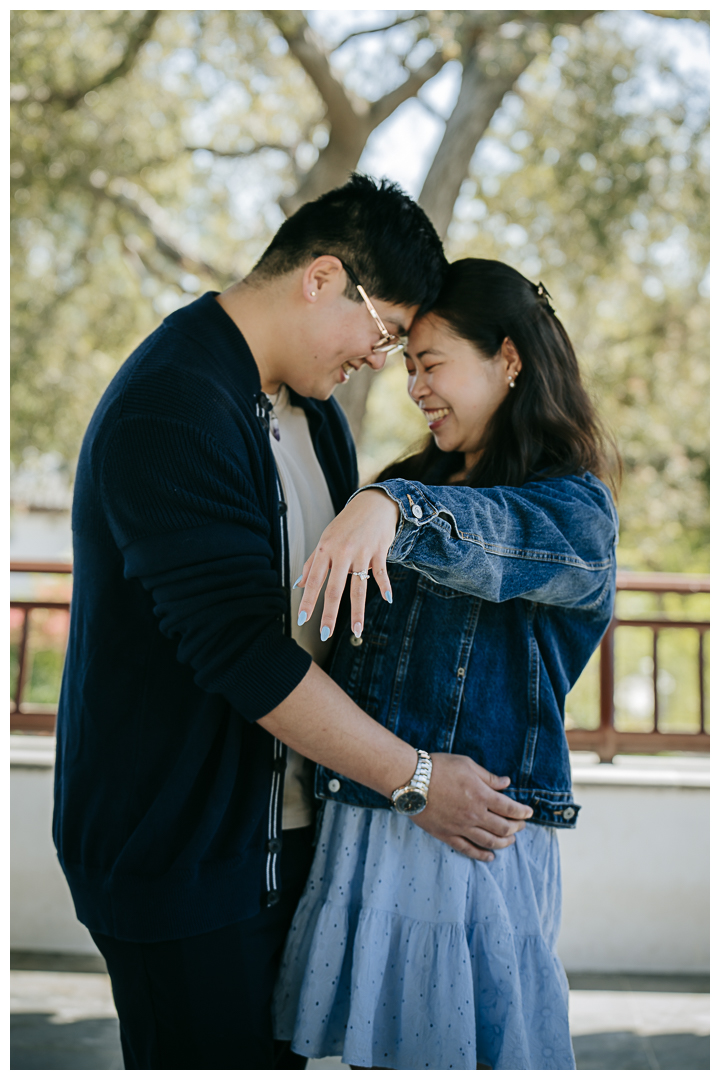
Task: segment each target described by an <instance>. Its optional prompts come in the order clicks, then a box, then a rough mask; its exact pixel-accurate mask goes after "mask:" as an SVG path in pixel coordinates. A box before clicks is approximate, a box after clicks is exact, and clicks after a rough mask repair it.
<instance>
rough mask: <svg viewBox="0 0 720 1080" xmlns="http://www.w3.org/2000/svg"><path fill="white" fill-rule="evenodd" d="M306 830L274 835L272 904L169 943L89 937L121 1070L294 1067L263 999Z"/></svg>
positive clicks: (298, 1062) (293, 900)
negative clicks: (277, 852)
mask: <svg viewBox="0 0 720 1080" xmlns="http://www.w3.org/2000/svg"><path fill="white" fill-rule="evenodd" d="M312 835H313V829H312V827H308V828H306V829H292V830H289V831H287V832H285V833H283V847H282V854H281V873H282V893H281V898H280V900H279V902H278V903H277V904H275V905H274V906H273V907H270V908H263V909H262V910H261V911H260V912H259V914H257V915H255V916H253V917H252V918H250V919H244V920H243V921H242V922H238V923H234V924H233V925H232V926H226V927H223V929H221V930H214V931H212V932H211V933H209V934H199V935H198V936H197V937H191V938H182V939H180V940H179V941H156V942H149V943H143V942H132V941H118V940H117V938H111V937H106V936H105V935H104V934H93V935H92V936H93V939H94V941H95V943H96V945H97V947H98V948H99V949H100V952H101V953H102V954H103V956H104V957H105V961H106V963H107V967H108V972H109V973H110V980H111V982H112V989H113V997H114V998H115V1006H116V1008H117V1011H118V1016H119V1018H120V1038H121V1042H122V1050H123V1059H124V1062H125V1068H126V1069H303V1068H304V1067H305V1061H306V1059H305V1058H302V1057H299V1056H298V1055H297V1054H293V1053H292V1051H291V1050H290V1049H289V1046H288V1045H287V1044H280V1043H275V1042H274V1041H273V1034H272V1019H271V1014H270V1005H271V999H272V992H273V986H274V984H275V980H276V978H277V974H278V968H279V964H280V957H281V954H282V948H283V943H284V941H285V936H286V934H287V932H288V929H289V927H290V922H291V920H292V917H293V914H294V911H295V907H296V906H297V902H298V900H299V898H300V894H301V893H302V890H303V886H304V884H305V880H306V878H307V874H308V871H309V869H310V863H311V861H312V847H311V843H312Z"/></svg>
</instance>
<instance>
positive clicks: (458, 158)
mask: <svg viewBox="0 0 720 1080" xmlns="http://www.w3.org/2000/svg"><path fill="white" fill-rule="evenodd" d="M533 56H534V54H533V53H529V52H524V51H523V52H520V51H519V52H518V54H517V57H516V61H515V63H514V64H512V65H511V66H509V67H508V68H505V69H504V70H502V71H501V72H500V73H499V74H498V75H494V76H493V77H488V75H487V74H486V72H485V64H484V63H483V61H482V60H481V58H480V56H479V55H478V51H477V50H476V49H474V50H473V51H472V53H471V55H470V57H469V59H468V61H467V62H466V64H465V66H464V68H463V74H462V82H461V84H460V94H459V96H458V100H457V104H456V105H455V108H454V109H453V111H452V114H451V115H450V118H449V120H448V122H447V126H446V128H445V134H444V135H443V138H442V142H441V143H440V146H439V147H438V151H437V153H436V155H435V158H434V160H433V163H432V165H431V166H430V171H429V172H428V174H427V176H426V178H425V183H424V184H423V187H422V191H421V192H420V197H419V199H418V202H419V203H420V206H422V208H423V210H424V211H425V213H426V214H427V215H428V217H429V218H430V220H431V221H432V223H433V225H434V226H435V228H436V229H437V231H438V234H439V236H440V238H441V239H443V240H444V239H445V236H446V235H447V231H448V226H449V225H450V222H451V221H452V216H453V208H454V206H455V203H456V201H457V197H458V195H459V193H460V187H461V185H462V182H463V180H464V179H465V178H466V177H467V175H468V172H469V169H470V162H471V160H472V156H473V154H474V153H475V148H476V147H477V144H478V143H479V142H480V139H481V138H482V136H483V134H484V133H485V130H486V128H487V126H488V124H489V123H490V121H491V120H492V118H493V115H494V113H495V111H496V110H497V109H498V108H499V107H500V104H501V102H502V99H503V97H504V96H505V94H506V93H507V92H508V90H511V89H512V87H513V85H514V84H515V82H516V80H517V78H518V76H519V75H520V74H521V72H523V71H524V70H525V68H526V67H527V66H528V64H529V63H530V62H531V60H532V59H533ZM496 66H497V65H496Z"/></svg>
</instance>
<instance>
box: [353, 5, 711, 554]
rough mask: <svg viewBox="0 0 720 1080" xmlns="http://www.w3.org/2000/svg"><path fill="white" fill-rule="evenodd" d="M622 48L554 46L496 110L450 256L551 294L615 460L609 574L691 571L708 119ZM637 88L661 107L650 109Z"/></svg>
mask: <svg viewBox="0 0 720 1080" xmlns="http://www.w3.org/2000/svg"><path fill="white" fill-rule="evenodd" d="M621 30H622V24H621V23H620V22H619V20H618V17H617V16H613V17H612V18H610V17H609V16H607V15H606V16H603V17H602V19H596V20H594V21H593V22H592V23H591V24H588V25H587V26H586V27H584V28H583V29H582V30H574V29H573V28H566V30H565V31H564V36H563V37H560V38H556V39H555V41H554V43H553V44H554V48H553V51H552V53H551V55H550V56H549V58H547V59H545V58H538V60H537V61H536V62H535V63H534V64H533V65H532V66H531V67H530V68H529V69H528V71H527V72H526V74H525V75H524V76H523V77H522V78H521V80H520V85H519V87H518V92H517V93H512V94H508V95H507V96H506V98H505V101H504V103H503V107H502V108H501V109H500V110H499V111H498V113H496V115H495V117H494V119H493V121H492V124H491V126H490V129H489V131H488V133H487V135H486V136H485V138H484V139H483V140H482V141H481V143H480V145H479V148H478V151H477V152H476V155H475V158H474V161H473V168H472V175H471V177H470V178H469V179H468V180H467V181H466V182H465V184H464V185H463V190H462V193H461V196H460V198H459V200H458V203H457V204H456V207H455V219H454V222H453V224H452V225H451V228H450V232H449V242H448V250H449V256H450V257H451V258H460V257H463V256H477V257H482V258H495V259H502V260H504V261H506V262H508V263H510V264H511V265H513V266H516V267H517V268H518V269H519V270H521V271H522V272H523V273H524V274H526V275H527V276H528V277H530V278H531V279H532V280H534V281H538V280H542V281H543V283H544V284H545V285H546V286H547V287H548V289H549V290H550V293H551V294H552V296H553V303H554V306H555V307H556V309H557V312H558V315H559V317H560V318H561V320H562V321H563V323H564V324H565V326H566V328H567V330H568V332H569V334H570V337H571V339H572V341H573V343H574V344H575V347H576V350H577V352H578V356H579V358H580V361H581V365H582V367H583V370H584V373H585V377H586V381H587V384H588V386H589V388H590V390H591V393H592V394H593V396H594V398H595V400H596V401H597V403H598V406H599V408H600V412H601V414H602V416H603V417H604V419H605V422H606V425H607V426H608V427H609V429H610V431H611V432H612V434H613V435H614V437H615V439H616V440H617V443H618V446H619V449H620V452H621V455H622V458H623V462H624V481H623V485H622V489H621V499H620V517H621V544H620V550H619V562H620V565H622V566H624V567H625V568H627V569H649V570H668V571H693V570H694V571H703V570H706V569H707V565H708V548H709V536H708V534H709V509H708V487H709V414H708V380H709V369H708V363H707V360H708V353H709V325H708V324H709V310H708V307H709V305H708V301H707V287H706V283H707V277H706V273H707V265H708V212H709V205H708V134H707V121H708V118H707V101H706V98H705V97H704V95H703V93H702V88H700V89H698V88H697V87H695V86H694V85H693V84H692V81H691V80H689V79H685V80H684V79H682V78H681V77H680V76H679V75H678V74H677V73H676V72H674V71H673V70H670V69H668V68H667V67H665V66H662V65H658V64H654V63H653V62H652V61H651V60H648V58H647V57H646V56H645V55H644V53H643V50H641V49H637V50H635V49H633V48H631V47H630V46H629V45H628V44H626V43H625V42H624V41H623V37H622V34H621ZM565 35H566V36H565ZM648 81H649V82H650V85H651V87H652V88H653V92H654V93H655V94H656V95H659V94H662V95H663V98H664V104H663V106H662V107H660V106H659V105H658V104H657V103H656V102H654V101H653V100H647V91H645V92H644V91H643V88H644V87H646V86H647V85H648ZM393 378H394V376H392V375H390V374H389V373H388V375H387V376H385V375H381V376H380V377H379V378H378V380H377V381H376V383H375V384H374V386H373V389H372V391H371V397H370V401H369V415H370V423H371V424H372V427H371V428H368V430H367V432H366V438H365V439H364V440H363V444H362V448H361V449H362V451H363V460H364V461H367V462H368V464H369V463H370V461H371V460H372V461H375V460H377V459H379V458H381V457H382V456H383V453H382V450H383V448H382V445H381V443H379V441H378V440H379V439H381V438H382V436H381V432H382V430H383V428H387V430H388V431H389V432H390V436H389V440H391V442H392V446H390V444H389V443H388V446H387V449H388V450H391V451H392V453H395V448H396V446H397V445H398V443H399V442H400V441H401V440H402V434H403V432H402V427H399V425H398V423H397V422H396V421H397V418H398V417H399V416H401V415H402V414H401V413H400V412H399V411H398V408H397V403H396V399H395V397H394V396H393V395H392V393H388V390H389V389H390V382H391V380H392V379H393ZM385 379H387V384H386V383H385V382H384V381H383V380H385ZM415 430H416V428H415V427H413V428H412V429H411V428H410V427H408V429H407V436H406V440H405V441H406V442H407V443H409V442H411V441H412V439H413V438H414V437H415ZM388 456H391V454H388Z"/></svg>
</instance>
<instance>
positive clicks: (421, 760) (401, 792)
mask: <svg viewBox="0 0 720 1080" xmlns="http://www.w3.org/2000/svg"><path fill="white" fill-rule="evenodd" d="M416 753H417V756H418V763H417V768H416V769H415V772H414V773H413V774H412V778H411V779H410V781H409V783H407V784H405V785H404V786H403V787H399V788H396V789H395V791H393V793H392V795H391V796H390V803H391V805H392V808H393V810H397V812H398V813H399V814H407V815H408V816H409V817H412V816H413V815H414V814H420V813H421V812H422V811H423V810H424V809H425V807H426V806H427V800H428V788H429V787H430V777H431V775H432V758H431V757H430V755H429V754H427V753H425V751H424V750H417V751H416Z"/></svg>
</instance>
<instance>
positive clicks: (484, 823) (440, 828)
mask: <svg viewBox="0 0 720 1080" xmlns="http://www.w3.org/2000/svg"><path fill="white" fill-rule="evenodd" d="M432 762H433V770H432V777H431V780H430V791H429V793H428V803H427V806H426V808H425V809H424V810H423V812H422V813H421V814H416V815H415V816H414V817H413V819H412V820H413V821H414V822H415V824H416V825H419V826H420V828H421V829H424V830H425V832H428V833H430V835H431V836H435V837H437V839H438V840H442V841H444V843H446V844H449V846H450V847H452V848H455V850H456V851H459V852H460V853H461V854H462V855H467V856H468V858H470V859H477V860H479V861H480V862H492V860H493V859H494V858H495V856H494V855H493V853H492V851H493V850H498V849H500V848H505V847H508V846H509V845H510V844H514V843H515V833H517V832H519V831H520V829H524V828H525V822H526V821H527V819H528V818H529V817H531V816H532V810H531V809H530V807H529V806H524V805H523V804H522V803H518V802H515V800H514V799H510V798H508V797H507V795H503V794H502V793H501V791H502V788H504V787H507V786H508V784H509V783H510V778H509V777H507V776H503V777H498V776H493V774H492V773H489V772H488V771H487V769H483V768H482V766H481V765H477V764H476V763H475V762H474V761H473V760H472V759H471V758H469V757H461V756H459V755H457V754H433V755H432ZM491 849H492V850H491Z"/></svg>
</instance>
